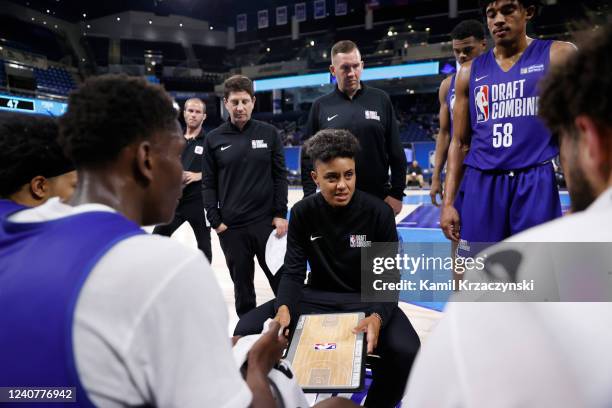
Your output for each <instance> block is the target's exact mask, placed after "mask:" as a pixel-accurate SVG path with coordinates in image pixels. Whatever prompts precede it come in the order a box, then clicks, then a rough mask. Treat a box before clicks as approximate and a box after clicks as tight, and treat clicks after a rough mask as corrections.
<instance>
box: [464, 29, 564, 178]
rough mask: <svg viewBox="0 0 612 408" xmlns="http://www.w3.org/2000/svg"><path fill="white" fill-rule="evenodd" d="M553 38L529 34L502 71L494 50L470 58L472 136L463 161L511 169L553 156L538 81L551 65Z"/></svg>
mask: <svg viewBox="0 0 612 408" xmlns="http://www.w3.org/2000/svg"><path fill="white" fill-rule="evenodd" d="M551 45H552V41H548V40H533V41H532V42H531V44H529V46H528V47H527V49H526V50H525V52H524V53H523V55H522V56H521V58H520V59H519V60H518V61H517V62H516V63H515V64H514V66H513V67H512V68H510V70H509V71H508V72H504V71H503V70H502V69H501V68H500V66H499V65H498V63H497V61H495V56H494V54H493V50H490V51H489V52H487V53H485V54H483V55H481V56H479V57H478V58H476V59H474V61H473V62H472V71H471V76H470V88H469V101H470V121H471V124H472V142H471V146H470V151H469V153H468V155H467V157H466V159H465V164H466V165H468V166H471V167H475V168H477V169H481V170H514V169H522V168H526V167H531V166H534V165H536V164H539V163H542V162H545V161H547V160H550V159H551V158H553V157H555V156H556V155H557V154H558V153H559V150H558V147H557V144H556V141H555V140H554V139H553V137H552V135H551V133H550V131H549V130H548V129H547V128H546V126H545V125H544V123H543V122H542V121H541V120H540V119H539V118H538V99H539V95H538V87H537V86H538V82H539V81H540V79H541V78H542V77H543V76H544V75H545V74H546V72H547V71H548V67H549V65H550V46H551Z"/></svg>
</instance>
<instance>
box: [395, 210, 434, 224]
mask: <svg viewBox="0 0 612 408" xmlns="http://www.w3.org/2000/svg"><path fill="white" fill-rule="evenodd" d="M397 226H398V227H404V228H440V208H439V207H435V206H433V205H421V206H419V207H417V208H416V209H415V210H414V211H413V212H411V213H410V214H408V216H407V217H405V218H404V219H403V220H401V221H400V222H399V223H398V224H397Z"/></svg>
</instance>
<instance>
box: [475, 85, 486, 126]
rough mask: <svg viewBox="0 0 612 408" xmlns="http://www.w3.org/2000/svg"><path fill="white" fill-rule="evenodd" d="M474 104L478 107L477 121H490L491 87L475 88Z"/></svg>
mask: <svg viewBox="0 0 612 408" xmlns="http://www.w3.org/2000/svg"><path fill="white" fill-rule="evenodd" d="M474 99H475V100H474V104H475V105H476V121H477V122H479V123H480V122H486V121H487V120H489V85H481V86H477V87H476V88H474Z"/></svg>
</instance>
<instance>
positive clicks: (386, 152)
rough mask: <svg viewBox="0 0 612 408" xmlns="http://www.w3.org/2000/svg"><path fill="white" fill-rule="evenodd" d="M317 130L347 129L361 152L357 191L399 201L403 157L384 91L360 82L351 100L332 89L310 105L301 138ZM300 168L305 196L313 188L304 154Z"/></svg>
mask: <svg viewBox="0 0 612 408" xmlns="http://www.w3.org/2000/svg"><path fill="white" fill-rule="evenodd" d="M321 129H347V130H349V131H350V132H351V133H352V134H353V135H355V137H356V138H357V139H358V140H359V144H360V145H361V150H360V151H359V153H358V154H357V157H355V166H356V168H355V172H356V175H357V188H358V189H359V190H362V191H365V192H368V193H370V194H373V195H375V196H377V197H379V198H383V199H384V198H385V197H386V196H388V195H390V196H392V197H394V198H397V199H398V200H401V199H402V197H403V196H404V189H405V188H406V166H407V163H406V155H405V153H404V149H403V148H402V144H401V142H400V138H399V128H398V126H397V121H396V119H395V113H394V112H393V105H392V104H391V100H390V99H389V96H388V95H387V94H386V93H385V92H383V91H381V90H380V89H376V88H371V87H369V86H366V85H365V84H364V83H363V82H362V83H361V89H360V90H358V91H357V93H356V94H355V96H354V97H353V99H352V100H351V99H349V97H348V96H346V95H345V94H344V93H342V92H341V91H340V90H339V89H338V87H336V88H335V89H334V90H333V91H332V92H331V93H329V94H327V95H324V96H322V97H320V98H318V99H317V100H315V101H314V103H313V104H312V108H311V109H310V115H309V116H308V123H307V125H306V131H305V138H309V137H310V136H312V135H314V134H315V133H317V132H318V131H319V130H321ZM301 167H302V187H303V189H304V196H309V195H311V194H314V193H315V192H316V185H315V183H314V181H312V178H311V177H310V171H311V170H312V162H311V161H310V159H309V158H308V156H307V155H306V154H302V163H301ZM389 167H391V186H390V187H389Z"/></svg>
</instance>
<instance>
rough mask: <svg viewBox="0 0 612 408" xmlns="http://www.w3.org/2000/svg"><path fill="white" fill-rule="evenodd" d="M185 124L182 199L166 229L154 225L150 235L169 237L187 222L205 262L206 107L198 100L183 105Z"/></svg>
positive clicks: (207, 250) (207, 230) (207, 231)
mask: <svg viewBox="0 0 612 408" xmlns="http://www.w3.org/2000/svg"><path fill="white" fill-rule="evenodd" d="M183 116H184V118H185V124H186V125H187V129H186V130H185V141H186V144H185V149H184V150H183V154H182V155H181V161H182V163H183V195H182V196H181V199H180V201H179V204H178V207H177V208H176V211H175V213H174V218H173V219H172V221H171V222H170V224H167V225H158V226H157V227H155V229H154V230H153V233H154V234H159V235H164V236H167V237H169V236H170V235H172V234H173V233H174V231H176V230H177V229H178V228H179V227H180V226H181V225H182V224H183V223H184V222H185V221H187V222H189V225H191V228H192V229H193V232H194V234H195V237H196V241H197V242H198V248H199V249H200V250H201V251H202V252H203V253H204V255H205V256H206V258H207V259H208V262H211V261H212V249H211V246H210V225H208V224H207V222H206V217H205V216H204V205H203V203H202V186H201V181H202V154H203V153H204V129H202V124H203V123H204V121H205V120H206V104H205V103H204V101H202V100H201V99H198V98H191V99H188V100H187V101H186V102H185V109H184V112H183Z"/></svg>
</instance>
